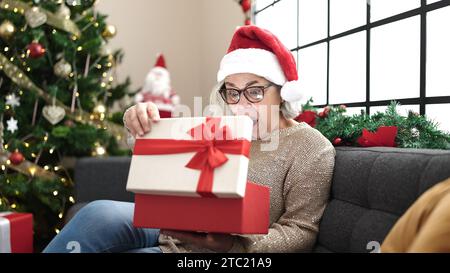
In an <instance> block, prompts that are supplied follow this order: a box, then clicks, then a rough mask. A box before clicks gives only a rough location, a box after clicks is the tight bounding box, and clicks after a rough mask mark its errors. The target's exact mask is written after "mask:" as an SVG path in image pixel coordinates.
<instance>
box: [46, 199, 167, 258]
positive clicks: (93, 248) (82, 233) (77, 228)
mask: <svg viewBox="0 0 450 273" xmlns="http://www.w3.org/2000/svg"><path fill="white" fill-rule="evenodd" d="M133 211H134V204H133V203H127V202H118V201H109V200H99V201H94V202H91V203H89V204H87V205H86V206H85V207H83V208H82V209H80V211H79V212H78V213H77V214H76V215H75V216H74V217H73V218H72V220H71V221H70V222H69V223H68V224H67V225H66V226H65V227H64V228H63V229H62V230H61V232H60V233H58V235H56V236H55V238H53V240H52V241H51V242H50V243H49V244H48V246H47V247H46V248H45V249H44V251H43V252H44V253H64V252H66V253H70V252H71V253H74V252H75V253H79V252H86V253H92V252H133V253H136V252H142V253H161V249H160V248H159V246H158V245H159V243H158V237H159V229H151V228H135V227H133Z"/></svg>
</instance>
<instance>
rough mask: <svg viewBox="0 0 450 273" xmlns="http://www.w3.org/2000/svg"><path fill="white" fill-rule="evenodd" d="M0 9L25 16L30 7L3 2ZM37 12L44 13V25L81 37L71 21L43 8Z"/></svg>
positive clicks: (10, 0) (11, 1)
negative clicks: (45, 17) (45, 18)
mask: <svg viewBox="0 0 450 273" xmlns="http://www.w3.org/2000/svg"><path fill="white" fill-rule="evenodd" d="M0 8H2V9H5V10H12V11H16V12H19V13H20V14H25V13H26V12H27V11H28V10H29V9H31V8H32V6H31V5H30V4H28V3H24V2H20V1H15V0H3V1H1V4H0ZM39 10H40V11H41V12H44V13H45V15H46V16H47V21H46V24H48V25H51V26H53V27H55V28H58V29H61V30H64V31H66V32H69V33H71V34H73V35H75V36H77V37H80V36H81V31H80V30H79V29H78V26H77V25H76V24H75V23H74V22H73V21H72V20H70V19H67V18H61V17H58V16H57V15H55V14H53V13H52V12H50V11H48V10H45V9H43V8H39Z"/></svg>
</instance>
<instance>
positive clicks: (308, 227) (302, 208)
mask: <svg viewBox="0 0 450 273" xmlns="http://www.w3.org/2000/svg"><path fill="white" fill-rule="evenodd" d="M334 157H335V150H334V147H333V146H332V145H331V144H330V145H327V146H326V147H325V148H323V149H321V151H320V152H319V153H317V154H316V155H315V156H314V157H312V158H311V160H308V161H307V162H305V161H303V160H295V161H294V162H293V164H292V165H291V167H290V169H289V171H288V173H287V176H286V179H285V182H284V183H285V191H284V194H283V195H284V199H285V200H284V203H285V211H284V213H283V214H282V215H281V217H280V218H279V219H278V221H277V222H275V223H273V224H272V225H271V227H270V228H269V233H268V234H266V235H237V236H235V238H234V244H233V247H232V248H231V249H230V251H229V252H231V253H233V252H246V253H251V252H307V251H311V249H312V247H313V246H314V243H315V241H316V236H317V233H318V229H319V222H320V219H321V218H322V214H323V211H324V210H325V206H326V204H327V202H328V199H329V191H330V186H331V179H332V174H333V168H334Z"/></svg>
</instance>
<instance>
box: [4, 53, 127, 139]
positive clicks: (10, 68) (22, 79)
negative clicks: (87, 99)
mask: <svg viewBox="0 0 450 273" xmlns="http://www.w3.org/2000/svg"><path fill="white" fill-rule="evenodd" d="M0 70H3V72H4V73H5V74H6V76H7V77H9V78H10V79H11V80H12V81H13V82H14V83H15V84H16V85H17V86H19V87H21V88H23V89H26V90H30V91H32V92H35V93H36V94H37V95H39V97H41V98H43V99H44V100H45V101H46V102H47V103H48V104H53V103H54V104H55V105H57V106H60V107H62V108H63V109H64V110H65V111H66V115H67V116H69V117H70V118H71V119H74V120H76V121H78V122H81V123H84V124H86V123H95V125H96V126H97V128H103V129H109V130H110V131H111V133H112V134H113V135H114V136H115V137H116V138H117V140H118V141H119V142H124V141H125V140H126V132H125V129H124V127H123V126H119V125H117V124H114V123H112V122H108V121H101V120H100V121H95V120H94V119H93V118H92V117H93V115H92V114H89V113H86V112H84V111H83V110H81V109H78V110H77V111H76V113H72V111H71V109H70V107H68V106H66V105H65V104H64V103H62V102H61V101H59V100H57V99H55V98H53V97H52V96H50V95H49V94H48V93H47V92H45V91H44V90H42V89H41V88H39V87H38V86H36V85H35V84H34V83H33V82H32V81H31V80H30V78H28V77H27V76H26V75H25V73H24V72H23V71H22V70H20V69H19V68H18V67H17V66H15V65H14V64H13V63H11V62H10V61H9V60H8V58H7V57H6V56H5V55H3V54H1V53H0Z"/></svg>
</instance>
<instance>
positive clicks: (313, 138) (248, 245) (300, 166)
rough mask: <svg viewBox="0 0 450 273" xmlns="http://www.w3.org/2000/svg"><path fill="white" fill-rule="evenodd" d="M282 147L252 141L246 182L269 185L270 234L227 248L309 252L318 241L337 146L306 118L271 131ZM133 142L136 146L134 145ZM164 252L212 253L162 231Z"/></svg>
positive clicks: (238, 238)
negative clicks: (303, 120) (270, 148)
mask: <svg viewBox="0 0 450 273" xmlns="http://www.w3.org/2000/svg"><path fill="white" fill-rule="evenodd" d="M276 134H278V136H279V145H278V148H277V149H275V150H272V151H265V150H264V149H261V148H262V147H264V145H267V144H268V143H267V142H266V141H262V140H258V141H252V144H251V150H250V162H249V169H248V180H250V181H253V182H254V183H256V184H260V185H265V186H268V187H270V227H269V233H268V234H267V235H237V236H236V237H235V240H234V244H233V247H232V249H231V250H230V251H229V252H247V253H250V252H307V251H310V250H311V249H312V247H313V245H314V243H315V241H316V236H317V233H318V227H319V222H320V219H321V217H322V214H323V211H324V209H325V206H326V204H327V202H328V198H329V192H330V185H331V178H332V174H333V168H334V157H335V150H334V147H333V146H332V145H331V143H330V142H329V141H328V140H327V139H326V138H325V137H324V136H323V135H322V134H321V133H320V132H319V131H317V130H316V129H314V128H311V127H310V126H309V125H308V124H306V123H304V122H302V123H299V124H297V125H294V126H292V127H289V128H284V129H280V130H276V131H274V132H272V137H273V136H276ZM131 145H132V144H131ZM159 244H160V248H161V250H162V251H163V252H212V251H210V250H208V249H201V248H198V247H196V246H195V245H192V244H187V243H183V242H181V241H179V240H178V239H175V238H172V237H170V236H166V235H163V234H161V235H160V236H159Z"/></svg>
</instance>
